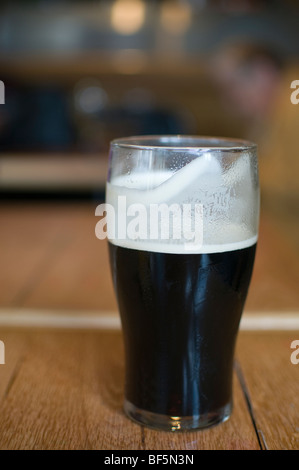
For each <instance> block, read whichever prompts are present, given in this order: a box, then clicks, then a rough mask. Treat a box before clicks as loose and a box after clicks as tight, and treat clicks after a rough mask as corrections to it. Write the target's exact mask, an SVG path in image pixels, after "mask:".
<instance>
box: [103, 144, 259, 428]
mask: <svg viewBox="0 0 299 470" xmlns="http://www.w3.org/2000/svg"><path fill="white" fill-rule="evenodd" d="M106 206H107V214H108V212H109V216H107V234H108V245H109V255H110V263H111V271H112V276H113V283H114V288H115V293H116V297H117V301H118V306H119V312H120V316H121V323H122V331H123V338H124V349H125V399H124V411H125V413H126V414H127V415H128V416H129V417H130V418H132V419H133V420H134V421H136V422H138V423H142V424H144V425H147V426H149V427H152V428H156V429H161V430H169V431H177V430H192V429H200V428H205V427H208V426H211V425H214V424H216V423H220V422H223V421H225V420H226V419H228V418H229V416H230V414H231V411H232V372H233V358H234V348H235V341H236V337H237V333H238V327H239V322H240V318H241V315H242V311H243V307H244V303H245V300H246V295H247V291H248V287H249V283H250V278H251V273H252V268H253V263H254V257H255V249H256V243H257V236H258V221H259V182H258V163H257V151H256V146H255V145H254V144H253V143H250V142H247V141H240V140H230V139H222V138H209V137H195V136H194V137H193V136H139V137H129V138H123V139H117V140H114V141H112V143H111V147H110V157H109V172H108V180H107V187H106ZM108 208H109V211H108Z"/></svg>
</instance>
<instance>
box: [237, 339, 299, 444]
mask: <svg viewBox="0 0 299 470" xmlns="http://www.w3.org/2000/svg"><path fill="white" fill-rule="evenodd" d="M294 339H299V331H293V332H284V333H275V334H274V333H273V332H271V333H267V332H263V333H261V332H254V333H241V334H240V335H239V341H238V344H237V358H238V360H239V362H240V364H241V365H242V371H243V374H244V379H245V385H246V388H247V392H248V395H249V398H250V400H251V405H252V409H253V413H254V416H255V419H256V426H257V430H258V432H259V434H260V437H261V439H262V441H263V443H264V447H265V448H266V449H273V450H277V449H280V450H283V449H286V450H290V449H297V450H298V449H299V364H297V365H295V364H292V362H291V360H290V356H291V352H292V349H291V348H290V345H291V342H292V341H293V340H294Z"/></svg>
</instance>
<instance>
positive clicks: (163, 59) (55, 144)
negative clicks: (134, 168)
mask: <svg viewBox="0 0 299 470" xmlns="http://www.w3.org/2000/svg"><path fill="white" fill-rule="evenodd" d="M298 18H299V4H298V2H297V1H295V0H294V1H291V0H288V1H281V0H276V1H275V0H274V1H267V0H239V1H236V0H111V1H107V0H96V1H91V0H90V1H88V0H85V1H83V0H76V1H75V0H72V1H71V0H69V1H66V0H65V1H56V0H23V1H4V0H2V2H1V7H0V79H1V80H2V81H3V83H4V85H5V104H4V105H1V106H0V149H1V160H2V163H1V174H0V184H1V195H2V197H7V196H9V195H10V196H11V195H12V194H14V195H16V193H21V192H22V193H24V191H25V192H26V191H27V193H29V192H30V193H32V192H34V194H35V195H36V196H38V197H41V196H42V193H47V192H49V191H50V192H51V193H52V195H54V194H57V191H58V190H59V191H60V192H65V191H66V190H67V191H68V192H69V193H70V190H71V191H73V192H74V191H77V192H78V191H80V192H81V195H82V196H83V195H85V196H86V195H87V194H88V196H90V195H91V194H92V193H93V191H94V190H95V188H96V189H97V190H99V184H100V185H101V186H102V185H103V182H104V179H105V176H106V174H105V171H106V163H107V154H108V146H109V141H110V140H111V139H113V138H115V137H121V136H125V135H134V134H163V133H164V134H165V133H168V134H177V133H180V134H184V133H185V134H201V135H220V136H229V137H242V138H248V139H252V140H256V141H257V142H258V143H259V144H261V148H260V155H261V158H262V159H263V160H265V161H266V160H267V165H266V170H264V168H263V165H262V167H261V169H262V171H263V172H264V171H265V174H266V173H268V157H269V153H270V154H272V156H271V162H270V163H269V165H270V167H271V165H273V168H272V170H271V175H267V177H265V178H263V180H264V179H265V183H264V184H265V186H266V187H267V188H268V187H269V188H270V187H271V190H272V189H273V190H277V191H278V192H280V193H281V192H284V191H285V190H286V189H287V190H288V191H291V192H292V195H294V194H295V193H296V188H297V181H295V182H293V178H294V169H292V171H291V175H290V174H288V172H286V174H285V175H284V172H281V162H280V161H279V160H280V159H281V158H283V159H285V155H281V153H280V152H281V149H278V148H277V142H276V141H275V134H277V132H280V133H281V135H280V136H279V137H282V139H283V146H285V143H286V142H287V143H288V147H287V153H292V154H295V153H296V142H294V140H293V141H292V139H294V136H291V135H287V136H285V135H282V134H283V132H284V131H285V129H284V130H283V129H280V127H282V124H283V123H282V122H281V121H283V120H285V119H286V118H287V117H288V115H289V114H291V115H292V116H291V117H290V118H288V119H289V120H290V121H292V120H293V119H294V115H295V114H297V115H298V114H299V109H297V108H296V106H294V105H292V104H291V102H290V94H291V89H290V83H291V81H292V80H295V79H296V78H297V79H299V75H298V72H297V75H296V72H293V74H292V75H291V76H290V78H288V79H286V80H285V77H287V76H288V75H287V74H288V70H289V69H290V68H292V67H294V66H295V65H296V63H297V61H298V58H299V27H298V26H299V24H298V23H299V21H298ZM292 108H293V109H292ZM298 108H299V106H298ZM282 115H283V116H284V117H283V120H282V119H281V116H282ZM297 119H298V118H297ZM279 120H280V122H279ZM277 126H278V127H277ZM279 126H280V127H279ZM290 127H293V128H296V126H295V125H292V126H290ZM288 132H289V134H290V133H291V129H289V131H288ZM265 136H267V138H266V139H265ZM277 137H278V136H277V135H276V138H277ZM295 138H296V132H295ZM265 140H266V142H267V145H266V146H265V148H264V147H262V145H264V143H265ZM270 140H271V142H270ZM272 140H273V142H272ZM270 144H271V145H270ZM292 145H293V146H294V148H292ZM266 147H267V148H266ZM273 148H275V149H276V150H275V153H278V155H273ZM285 151H286V147H284V153H286V152H285ZM294 156H295V155H294ZM289 158H290V160H288V161H290V162H292V158H291V156H289ZM296 160H298V159H297V155H296ZM273 162H274V163H273ZM288 164H289V163H288ZM294 165H297V167H298V163H294ZM270 167H269V169H270ZM272 173H273V175H272ZM262 176H263V175H262ZM297 176H298V175H297Z"/></svg>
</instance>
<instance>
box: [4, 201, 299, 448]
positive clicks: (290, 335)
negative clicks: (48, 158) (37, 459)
mask: <svg viewBox="0 0 299 470" xmlns="http://www.w3.org/2000/svg"><path fill="white" fill-rule="evenodd" d="M95 207H96V203H94V204H92V203H84V204H83V203H81V204H78V203H68V204H63V203H61V204H57V203H56V204H52V203H44V204H22V203H15V204H13V203H10V204H2V205H1V206H0V220H1V222H0V224H1V229H0V260H1V264H0V286H1V291H0V340H1V341H3V343H4V345H5V364H0V449H107V450H115V449H123V450H125V449H126V450H138V449H149V450H160V449H161V450H170V451H171V450H175V449H176V450H177V449H179V450H180V449H185V450H197V449H299V381H298V379H299V364H293V363H292V362H291V354H292V352H294V350H292V349H291V343H292V342H293V341H294V340H299V324H298V322H299V314H298V312H299V288H298V286H299V274H298V261H299V254H298V248H297V246H296V244H295V243H293V238H292V237H291V236H290V237H289V236H288V231H287V230H285V229H284V228H283V227H281V226H280V224H279V220H276V219H275V218H273V217H272V215H271V217H270V216H268V215H267V214H265V213H264V214H263V216H262V220H261V229H260V240H259V245H258V251H257V258H256V264H255V269H254V274H253V279H252V283H251V287H250V292H249V296H248V301H247V303H246V309H245V313H244V316H243V320H242V323H241V331H240V333H239V337H238V343H237V349H236V363H235V371H234V410H233V414H232V416H231V418H230V419H229V420H228V421H227V422H226V423H224V424H221V425H219V426H215V427H213V428H210V429H208V430H205V431H199V432H191V433H180V434H173V433H167V432H157V431H153V430H149V429H147V428H145V427H143V426H139V425H137V424H135V423H133V422H131V421H130V420H129V419H127V418H126V417H125V416H124V414H123V411H122V400H123V378H124V355H123V343H122V337H121V331H120V324H119V318H118V314H117V306H116V302H115V299H114V293H113V289H112V283H111V278H110V272H109V267H108V257H107V250H106V248H107V247H106V243H105V242H103V241H100V240H98V239H97V238H96V237H95V224H96V222H97V220H98V219H97V218H96V217H95V215H94V211H95ZM297 357H298V359H299V353H298V356H297Z"/></svg>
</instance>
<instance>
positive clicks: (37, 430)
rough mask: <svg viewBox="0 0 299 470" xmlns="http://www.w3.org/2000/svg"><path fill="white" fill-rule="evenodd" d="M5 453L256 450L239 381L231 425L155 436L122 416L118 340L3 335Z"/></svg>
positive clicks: (1, 433)
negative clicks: (4, 363) (4, 348)
mask: <svg viewBox="0 0 299 470" xmlns="http://www.w3.org/2000/svg"><path fill="white" fill-rule="evenodd" d="M1 337H2V338H3V341H4V342H5V345H6V356H7V361H6V365H5V366H1V368H0V378H1V389H0V391H1V395H0V398H1V402H0V418H1V426H0V449H109V450H111V449H136V450H137V449H164V450H167V449H169V450H172V449H190V450H192V449H194V450H195V449H213V448H221V449H258V447H259V446H258V440H257V436H256V434H255V431H254V428H253V425H252V422H251V418H250V415H249V413H248V409H247V406H246V403H245V399H244V396H243V393H242V390H241V387H240V384H239V382H238V380H237V377H236V376H235V377H234V397H235V404H234V411H233V415H232V417H231V418H230V420H229V421H228V422H226V423H224V424H221V425H218V426H215V427H214V428H211V429H209V430H206V431H199V432H191V433H180V434H177V435H174V434H172V433H167V432H166V433H165V432H157V431H153V430H148V429H145V428H144V427H143V426H139V425H137V424H135V423H133V422H131V421H130V420H129V419H128V418H126V417H125V416H124V413H123V411H122V401H123V379H124V357H123V343H122V338H121V334H120V332H107V331H106V332H92V331H84V332H83V331H80V332H70V331H51V330H47V329H44V330H42V329H31V330H29V329H24V330H16V329H14V330H9V329H7V330H2V331H1Z"/></svg>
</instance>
